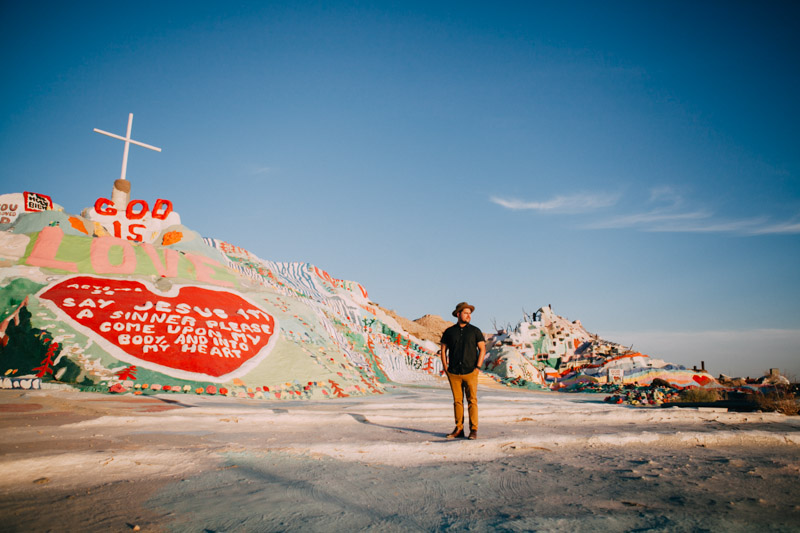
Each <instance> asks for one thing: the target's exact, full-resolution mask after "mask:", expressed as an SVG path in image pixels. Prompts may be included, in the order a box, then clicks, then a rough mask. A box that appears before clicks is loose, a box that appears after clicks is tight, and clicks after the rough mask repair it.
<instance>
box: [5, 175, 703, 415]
mask: <svg viewBox="0 0 800 533" xmlns="http://www.w3.org/2000/svg"><path fill="white" fill-rule="evenodd" d="M120 182H124V180H117V183H115V188H114V191H113V193H112V199H111V200H108V199H105V198H99V199H97V201H96V202H95V204H94V206H93V207H92V208H88V209H85V210H84V211H83V212H82V214H81V215H73V214H68V213H65V212H64V210H63V209H62V208H61V207H60V206H58V204H55V203H53V202H52V200H51V199H50V198H49V197H48V196H46V195H42V194H35V193H30V192H25V193H14V194H6V195H2V196H0V215H2V218H0V386H2V387H4V388H9V387H12V388H38V387H40V386H42V384H45V385H46V386H57V385H58V384H62V385H63V386H70V387H77V388H80V389H83V390H93V391H110V392H117V393H122V392H133V393H135V394H152V393H164V392H182V393H185V392H192V393H198V394H224V395H234V396H239V397H250V398H264V399H278V398H280V399H285V398H312V397H314V398H319V397H344V396H350V395H364V394H376V393H381V392H383V391H384V389H385V386H386V385H387V384H388V383H391V382H399V383H416V382H426V381H432V380H437V379H441V373H442V367H441V362H440V360H439V357H438V355H437V353H436V352H437V350H438V341H439V339H440V337H441V332H442V331H443V330H444V329H445V328H446V327H448V326H449V325H451V324H452V322H448V321H447V320H445V319H442V318H441V317H438V316H433V315H426V316H424V317H422V318H420V319H417V320H416V321H410V320H407V319H405V318H403V317H401V316H398V315H397V314H396V313H394V312H393V311H390V310H386V309H383V308H381V307H380V306H378V305H377V304H375V303H373V302H371V301H370V300H369V298H368V293H367V290H366V289H365V288H364V287H363V286H361V285H360V284H359V283H357V282H354V281H347V280H344V279H338V278H335V277H333V276H331V275H330V274H329V273H328V272H326V271H325V270H323V269H321V268H319V267H317V266H315V265H311V264H308V263H291V262H286V263H279V262H274V261H270V260H266V259H262V258H260V257H257V256H256V255H254V254H252V253H251V252H249V251H248V250H246V249H245V248H242V247H239V246H237V245H234V244H231V243H227V242H223V241H220V240H217V239H213V238H203V237H202V236H200V235H199V234H198V233H196V232H194V231H192V230H191V229H189V228H188V227H186V226H184V225H183V224H181V221H180V216H179V215H178V214H177V213H176V212H175V211H174V210H173V208H172V203H171V202H169V201H167V200H162V199H159V200H157V201H156V202H155V203H154V205H153V208H152V210H151V209H150V207H149V206H148V204H147V203H146V202H144V201H141V200H132V201H131V200H130V199H129V193H130V184H128V183H120ZM612 369H616V370H617V371H620V370H621V379H622V380H623V381H625V382H630V381H638V382H640V383H646V382H649V381H650V380H652V379H653V378H654V377H661V378H662V379H666V380H668V381H671V382H673V383H676V384H681V385H683V386H685V385H691V384H703V383H700V380H697V379H694V380H693V378H694V377H695V376H693V375H692V373H690V372H688V371H686V370H685V369H683V368H682V367H676V366H674V365H668V364H666V363H663V362H662V361H658V360H654V359H650V358H648V357H647V356H644V355H642V354H631V353H628V352H626V351H625V350H624V349H623V348H622V347H620V346H619V345H615V344H613V343H609V342H606V341H603V340H601V339H599V338H597V336H595V335H591V334H589V333H587V332H586V331H585V330H584V329H583V327H582V326H581V325H580V322H577V321H576V322H569V321H567V320H566V319H563V318H562V317H559V316H557V315H555V314H554V313H552V311H551V310H550V308H549V307H546V308H542V309H541V310H540V311H539V312H538V313H537V314H536V315H535V316H533V317H526V320H525V321H523V322H520V324H519V325H518V326H517V327H516V328H515V329H514V330H513V331H509V332H504V333H502V334H499V335H496V336H495V337H494V338H493V339H492V340H491V341H490V343H489V354H488V357H487V370H488V371H489V372H492V373H494V374H495V375H496V376H497V377H498V379H500V380H504V381H505V382H510V383H512V384H519V383H520V382H521V381H524V382H525V383H534V384H539V385H543V386H544V385H547V386H551V385H553V384H556V386H558V385H557V384H558V383H561V384H565V383H566V384H570V383H580V382H583V381H591V382H604V381H605V380H607V379H608V376H609V370H612ZM703 379H706V378H703Z"/></svg>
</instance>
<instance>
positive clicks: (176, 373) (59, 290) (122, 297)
mask: <svg viewBox="0 0 800 533" xmlns="http://www.w3.org/2000/svg"><path fill="white" fill-rule="evenodd" d="M37 296H38V297H39V298H40V299H41V300H43V301H45V302H46V303H48V304H49V305H50V306H51V307H52V308H53V309H54V311H56V313H57V314H58V315H59V316H60V317H62V319H65V321H66V322H68V323H71V324H72V325H73V326H75V327H76V329H78V330H79V331H81V332H82V333H84V334H86V335H87V336H88V337H90V338H91V339H93V340H95V342H97V343H98V344H99V345H100V346H102V347H103V348H104V349H106V351H108V352H109V353H111V354H112V355H114V356H115V357H117V358H118V359H120V360H122V361H125V362H127V363H130V364H132V365H136V366H141V367H144V368H149V369H151V370H155V371H158V372H162V373H164V374H167V375H169V376H173V377H176V378H182V379H192V380H201V381H203V380H205V381H212V382H224V381H228V380H230V379H233V378H235V377H241V376H243V375H245V374H246V373H247V372H249V371H250V370H251V369H252V368H254V367H255V366H256V365H258V364H259V363H260V362H261V361H262V360H263V359H264V358H265V357H266V356H267V354H269V352H270V351H271V350H272V348H273V346H274V344H275V342H276V341H277V338H278V336H277V335H275V332H276V331H277V328H278V325H277V323H276V320H275V318H274V317H273V316H271V315H269V314H268V313H266V312H265V311H264V310H263V309H261V308H260V307H258V306H257V305H255V304H254V303H252V302H250V301H248V300H246V299H244V298H243V297H242V296H241V295H239V294H235V293H232V292H228V291H225V290H223V289H217V288H206V287H196V286H183V287H180V288H177V287H173V289H172V290H170V291H169V292H167V293H161V292H160V291H157V290H156V289H154V288H153V287H152V286H151V285H149V284H147V283H143V282H140V281H132V280H124V279H107V278H96V277H91V276H74V277H71V278H67V279H64V280H62V281H60V282H58V283H56V284H54V285H52V286H50V287H47V288H45V289H43V290H42V291H40V293H39V294H38V295H37Z"/></svg>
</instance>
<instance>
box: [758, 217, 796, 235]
mask: <svg viewBox="0 0 800 533" xmlns="http://www.w3.org/2000/svg"><path fill="white" fill-rule="evenodd" d="M749 233H750V235H791V234H797V233H800V222H797V221H794V220H792V221H788V222H779V223H777V224H768V225H762V226H761V227H757V228H752V229H751V230H750V231H749Z"/></svg>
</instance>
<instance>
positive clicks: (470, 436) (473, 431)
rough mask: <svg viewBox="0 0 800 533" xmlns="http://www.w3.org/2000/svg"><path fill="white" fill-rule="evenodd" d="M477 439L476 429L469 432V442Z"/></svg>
mask: <svg viewBox="0 0 800 533" xmlns="http://www.w3.org/2000/svg"><path fill="white" fill-rule="evenodd" d="M477 438H478V430H477V429H471V430H469V440H475V439H477Z"/></svg>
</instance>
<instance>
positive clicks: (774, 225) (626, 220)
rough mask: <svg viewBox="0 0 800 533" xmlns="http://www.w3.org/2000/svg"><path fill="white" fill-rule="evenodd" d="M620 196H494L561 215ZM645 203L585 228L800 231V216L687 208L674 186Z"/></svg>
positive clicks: (759, 232)
mask: <svg viewBox="0 0 800 533" xmlns="http://www.w3.org/2000/svg"><path fill="white" fill-rule="evenodd" d="M619 199H620V195H618V194H608V193H597V194H585V193H583V194H573V195H558V196H555V197H554V198H551V199H549V200H543V201H526V200H520V199H517V198H511V199H509V198H499V197H496V196H493V197H491V198H490V200H491V201H492V202H493V203H495V204H497V205H500V206H502V207H505V208H506V209H511V210H515V211H519V210H533V211H538V212H543V213H561V214H583V213H587V212H589V211H593V210H596V209H601V208H605V207H611V206H614V205H615V204H617V203H618V201H619ZM645 204H647V205H645V208H646V209H645V210H642V211H637V212H633V213H629V214H624V215H617V216H610V217H608V218H598V219H595V220H593V221H590V222H587V223H586V224H584V225H583V226H582V227H583V228H584V229H593V230H597V229H633V230H637V231H647V232H661V233H732V234H738V235H794V234H800V222H799V221H798V220H797V217H795V218H793V219H791V220H788V221H786V222H771V221H770V219H769V217H767V216H756V217H750V218H738V219H737V218H722V217H719V216H717V215H716V214H715V213H714V212H713V211H710V210H708V209H706V208H704V207H702V206H700V207H693V208H691V207H687V206H686V204H687V202H686V201H685V199H684V197H683V196H682V195H681V194H680V193H679V192H678V191H676V190H675V189H674V188H673V187H670V186H660V187H654V188H652V189H651V190H650V196H649V199H648V201H647V202H645ZM647 207H649V209H647Z"/></svg>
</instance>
